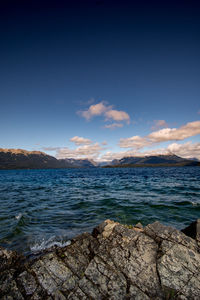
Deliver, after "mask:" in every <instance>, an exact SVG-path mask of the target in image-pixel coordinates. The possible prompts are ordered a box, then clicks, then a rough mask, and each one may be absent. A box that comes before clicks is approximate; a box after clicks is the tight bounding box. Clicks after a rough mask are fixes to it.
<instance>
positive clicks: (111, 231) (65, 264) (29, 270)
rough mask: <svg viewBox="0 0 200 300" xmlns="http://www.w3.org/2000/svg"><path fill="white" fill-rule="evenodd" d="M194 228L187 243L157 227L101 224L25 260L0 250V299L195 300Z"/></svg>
mask: <svg viewBox="0 0 200 300" xmlns="http://www.w3.org/2000/svg"><path fill="white" fill-rule="evenodd" d="M192 224H193V225H192V226H193V227H194V223H192ZM195 226H196V227H195V230H196V231H195V235H194V234H193V235H192V234H189V235H190V236H192V237H189V236H187V235H186V234H187V232H188V229H187V230H186V231H185V233H186V234H185V233H183V232H184V230H183V232H181V231H179V230H176V229H174V228H172V227H169V226H164V225H162V224H160V223H159V222H155V223H153V224H150V225H148V226H146V227H142V225H141V224H139V225H138V224H137V225H136V226H135V227H131V226H125V225H121V224H119V223H116V222H113V221H110V220H106V221H104V222H103V223H102V224H100V225H99V226H98V227H96V228H95V229H94V230H93V232H92V234H89V233H83V234H81V235H79V236H78V237H76V238H74V239H73V240H72V242H71V244H70V245H69V246H66V247H64V248H58V247H54V248H52V249H50V250H48V251H44V252H43V253H41V255H39V256H37V257H35V258H33V259H31V260H30V259H29V260H28V259H26V258H25V257H23V256H21V255H19V254H17V253H16V252H14V251H10V250H6V249H4V248H0V299H9V300H12V299H13V300H18V299H19V300H21V299H22V300H23V299H32V300H36V299H38V300H39V299H45V300H47V299H49V300H50V299H60V300H62V299H63V300H65V299H74V300H75V299H76V300H78V299H95V300H96V299H97V300H98V299H113V300H115V299H116V300H117V299H122V300H123V299H136V300H148V299H149V300H150V299H155V300H156V299H166V300H169V299H183V300H185V299H189V300H191V299H194V300H199V299H200V246H199V220H198V221H196V225H195ZM193 227H192V228H193ZM189 232H190V233H191V230H189Z"/></svg>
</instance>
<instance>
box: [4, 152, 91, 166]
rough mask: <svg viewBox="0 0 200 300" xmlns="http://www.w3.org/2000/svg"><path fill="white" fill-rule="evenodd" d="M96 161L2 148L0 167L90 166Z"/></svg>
mask: <svg viewBox="0 0 200 300" xmlns="http://www.w3.org/2000/svg"><path fill="white" fill-rule="evenodd" d="M94 166H95V162H92V161H90V160H88V159H78V160H76V159H56V158H55V157H53V156H50V155H48V154H46V153H44V152H41V151H27V150H22V149H2V148H0V169H1V170H7V169H57V168H62V169H63V168H89V167H94Z"/></svg>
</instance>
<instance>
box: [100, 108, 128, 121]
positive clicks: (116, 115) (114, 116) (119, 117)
mask: <svg viewBox="0 0 200 300" xmlns="http://www.w3.org/2000/svg"><path fill="white" fill-rule="evenodd" d="M105 116H106V118H107V119H111V120H114V121H126V122H127V124H129V123H130V117H129V115H128V114H127V113H126V112H125V111H122V110H114V109H111V110H108V111H106V112H105Z"/></svg>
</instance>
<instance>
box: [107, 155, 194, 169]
mask: <svg viewBox="0 0 200 300" xmlns="http://www.w3.org/2000/svg"><path fill="white" fill-rule="evenodd" d="M158 166H160V167H170V166H200V162H198V161H194V160H189V159H185V158H182V157H179V156H177V155H173V154H172V155H152V156H142V157H141V156H140V157H139V156H130V157H124V158H122V159H119V160H116V159H115V160H113V161H112V162H111V163H110V164H109V165H107V166H106V167H121V168H125V167H158Z"/></svg>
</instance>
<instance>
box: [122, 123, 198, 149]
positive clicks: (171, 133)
mask: <svg viewBox="0 0 200 300" xmlns="http://www.w3.org/2000/svg"><path fill="white" fill-rule="evenodd" d="M198 134H200V121H194V122H190V123H187V124H186V125H183V126H181V127H180V128H163V129H160V130H158V131H154V132H152V133H150V134H149V135H147V136H145V137H140V136H133V137H130V138H124V139H120V143H119V146H120V147H121V148H133V149H141V148H144V147H146V146H151V145H153V144H158V143H161V142H167V141H181V140H184V139H186V138H189V137H192V136H195V135H198Z"/></svg>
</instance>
